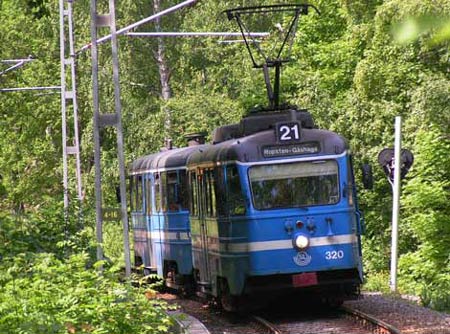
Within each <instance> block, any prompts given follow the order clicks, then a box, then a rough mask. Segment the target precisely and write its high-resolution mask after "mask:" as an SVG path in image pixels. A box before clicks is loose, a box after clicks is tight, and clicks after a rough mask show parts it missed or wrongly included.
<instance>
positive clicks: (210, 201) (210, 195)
mask: <svg viewBox="0 0 450 334" xmlns="http://www.w3.org/2000/svg"><path fill="white" fill-rule="evenodd" d="M204 175H205V187H206V188H205V190H206V191H205V195H206V215H207V216H208V217H216V184H215V180H214V178H215V173H214V170H213V169H208V170H206V171H205V174H204Z"/></svg>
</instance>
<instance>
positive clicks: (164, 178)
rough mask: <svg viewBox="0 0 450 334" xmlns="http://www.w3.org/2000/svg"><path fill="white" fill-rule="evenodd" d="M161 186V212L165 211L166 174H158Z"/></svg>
mask: <svg viewBox="0 0 450 334" xmlns="http://www.w3.org/2000/svg"><path fill="white" fill-rule="evenodd" d="M160 178H161V186H160V188H159V190H160V192H161V211H162V212H166V211H167V173H160Z"/></svg>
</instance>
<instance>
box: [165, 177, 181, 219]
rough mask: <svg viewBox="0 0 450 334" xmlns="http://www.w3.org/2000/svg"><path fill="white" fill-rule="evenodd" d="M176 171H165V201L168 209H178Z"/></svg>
mask: <svg viewBox="0 0 450 334" xmlns="http://www.w3.org/2000/svg"><path fill="white" fill-rule="evenodd" d="M177 179H178V177H177V172H168V173H167V203H168V208H169V211H178V210H180V200H179V194H178V180H177Z"/></svg>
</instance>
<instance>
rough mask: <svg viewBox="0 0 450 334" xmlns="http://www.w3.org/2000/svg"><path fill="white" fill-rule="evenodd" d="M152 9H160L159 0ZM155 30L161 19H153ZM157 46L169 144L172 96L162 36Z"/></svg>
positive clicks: (155, 10)
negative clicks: (168, 103)
mask: <svg viewBox="0 0 450 334" xmlns="http://www.w3.org/2000/svg"><path fill="white" fill-rule="evenodd" d="M153 10H154V12H155V14H156V13H158V12H160V11H161V0H154V1H153ZM155 30H156V32H161V19H160V18H158V19H156V20H155ZM157 42H158V48H157V51H156V53H155V58H156V63H157V64H158V69H159V79H160V82H161V97H162V99H163V111H164V142H165V144H166V146H167V145H170V141H171V138H170V130H171V126H172V115H171V111H170V109H169V108H168V107H167V106H166V102H167V101H168V100H169V99H170V98H171V97H172V90H171V88H170V84H169V81H170V68H169V65H168V63H167V60H166V54H165V46H164V41H163V38H161V37H158V40H157Z"/></svg>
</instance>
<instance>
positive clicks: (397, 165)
mask: <svg viewBox="0 0 450 334" xmlns="http://www.w3.org/2000/svg"><path fill="white" fill-rule="evenodd" d="M401 127H402V119H401V117H400V116H397V117H395V147H394V182H393V184H392V193H393V196H392V197H393V199H392V201H393V202H392V245H391V279H390V288H391V291H393V292H396V291H397V258H398V222H399V212H400V182H401V180H400V169H401V160H400V159H401V150H402V146H401V145H402V143H401V137H402V129H401Z"/></svg>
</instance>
